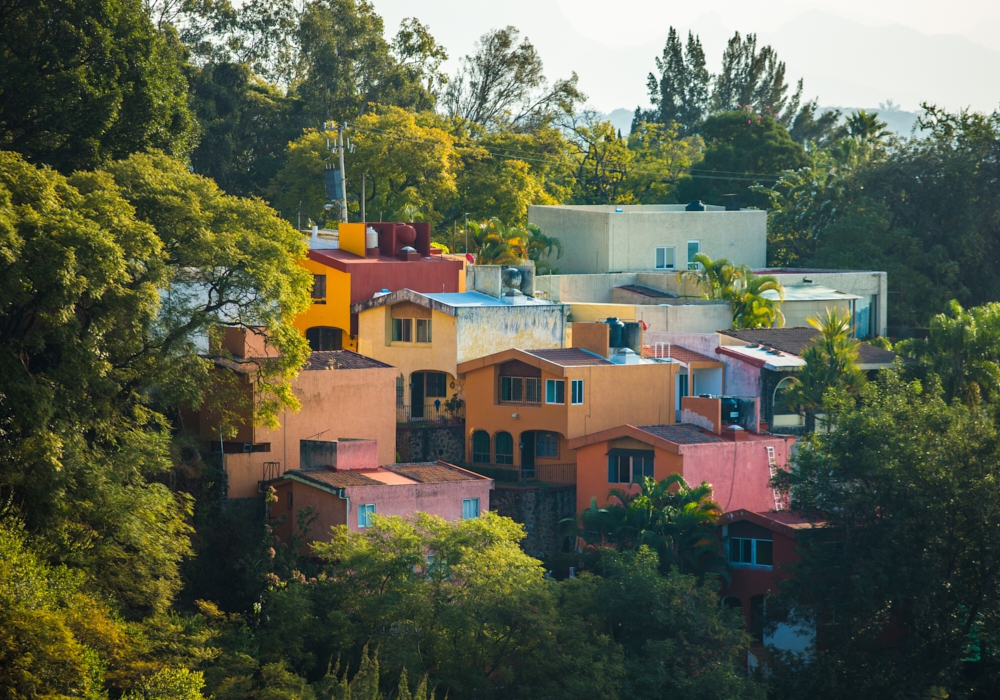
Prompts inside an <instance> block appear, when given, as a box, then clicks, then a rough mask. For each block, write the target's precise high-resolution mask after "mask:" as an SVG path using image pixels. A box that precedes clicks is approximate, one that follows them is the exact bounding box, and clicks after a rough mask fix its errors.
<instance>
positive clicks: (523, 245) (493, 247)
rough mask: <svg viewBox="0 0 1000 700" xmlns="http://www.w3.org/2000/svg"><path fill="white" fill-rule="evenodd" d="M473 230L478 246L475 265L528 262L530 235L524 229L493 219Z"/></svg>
mask: <svg viewBox="0 0 1000 700" xmlns="http://www.w3.org/2000/svg"><path fill="white" fill-rule="evenodd" d="M473 230H474V231H475V236H474V237H475V238H476V242H477V244H478V252H477V255H476V264H478V265H518V264H521V263H524V262H525V261H527V260H528V238H529V235H530V234H529V232H528V230H527V229H526V228H525V227H523V226H517V225H511V226H508V225H506V224H504V223H503V222H502V221H500V219H497V218H495V217H494V218H492V219H490V220H489V221H484V222H483V223H482V224H479V225H478V226H476V227H475V228H474V229H473Z"/></svg>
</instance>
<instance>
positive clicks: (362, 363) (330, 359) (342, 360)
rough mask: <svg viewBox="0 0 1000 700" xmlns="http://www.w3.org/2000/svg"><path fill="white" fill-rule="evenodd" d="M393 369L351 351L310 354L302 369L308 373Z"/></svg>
mask: <svg viewBox="0 0 1000 700" xmlns="http://www.w3.org/2000/svg"><path fill="white" fill-rule="evenodd" d="M386 367H390V368H391V367H392V365H387V364H385V363H384V362H379V361H378V360H373V359H372V358H370V357H365V356H364V355H359V354H358V353H356V352H351V351H350V350H316V351H314V352H312V353H310V354H309V359H307V360H306V364H305V365H304V366H303V367H302V369H304V370H306V371H313V370H321V369H384V368H386Z"/></svg>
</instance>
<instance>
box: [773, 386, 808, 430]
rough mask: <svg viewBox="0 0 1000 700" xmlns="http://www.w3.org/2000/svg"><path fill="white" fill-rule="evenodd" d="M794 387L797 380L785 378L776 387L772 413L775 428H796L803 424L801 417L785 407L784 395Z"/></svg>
mask: <svg viewBox="0 0 1000 700" xmlns="http://www.w3.org/2000/svg"><path fill="white" fill-rule="evenodd" d="M793 386H795V380H794V379H792V378H791V377H785V378H784V379H782V380H781V381H780V382H778V386H776V387H774V394H773V395H772V396H771V412H772V414H773V418H772V420H771V422H772V424H773V425H774V426H775V427H788V426H796V425H799V424H800V422H801V418H800V417H799V415H798V414H797V413H795V412H794V411H792V410H791V409H790V408H788V407H787V406H786V405H785V396H784V394H785V392H786V391H788V390H789V389H791V388H792V387H793Z"/></svg>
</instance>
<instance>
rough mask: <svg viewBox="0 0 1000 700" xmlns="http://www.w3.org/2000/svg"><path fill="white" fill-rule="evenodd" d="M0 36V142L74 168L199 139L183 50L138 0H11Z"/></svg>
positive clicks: (180, 150)
mask: <svg viewBox="0 0 1000 700" xmlns="http://www.w3.org/2000/svg"><path fill="white" fill-rule="evenodd" d="M3 18H4V19H3V24H4V31H3V35H2V37H0V64H2V65H3V66H4V70H3V71H2V75H0V148H2V149H4V150H11V151H18V152H20V153H22V154H23V155H24V157H25V158H27V159H28V160H30V161H32V162H36V163H46V164H49V165H52V166H54V167H56V168H58V169H59V170H61V171H63V172H66V173H69V172H72V171H73V170H76V169H81V168H92V167H94V166H96V165H100V164H103V163H107V162H108V161H109V160H111V159H114V158H123V157H125V156H127V155H128V154H130V153H134V152H137V151H144V150H147V149H150V148H158V149H161V150H164V151H166V152H168V153H173V154H176V155H179V156H184V155H186V154H187V153H189V152H190V150H191V148H192V147H193V146H194V145H195V143H196V141H197V138H196V132H197V129H196V124H195V121H194V119H193V118H192V116H191V113H190V111H189V110H188V107H187V85H186V83H185V81H184V76H183V75H182V73H181V63H182V56H181V48H180V46H179V44H178V42H177V40H176V37H175V36H174V35H172V34H171V33H170V32H169V31H167V32H158V31H157V30H156V29H155V28H154V27H153V25H152V23H151V22H150V20H149V17H148V16H147V15H146V13H145V11H144V8H143V5H142V2H141V0H93V1H89V2H83V3H69V4H67V3H65V2H60V1H58V0H53V1H49V0H44V1H39V2H28V3H13V4H11V5H9V6H6V7H5V9H4V11H3Z"/></svg>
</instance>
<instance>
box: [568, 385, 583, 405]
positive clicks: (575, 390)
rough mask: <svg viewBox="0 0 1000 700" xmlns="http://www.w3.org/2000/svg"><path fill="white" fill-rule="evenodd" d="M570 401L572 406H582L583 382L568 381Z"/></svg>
mask: <svg viewBox="0 0 1000 700" xmlns="http://www.w3.org/2000/svg"><path fill="white" fill-rule="evenodd" d="M569 386H570V400H571V402H572V405H574V406H582V405H583V380H582V379H573V380H571V381H570V385H569Z"/></svg>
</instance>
